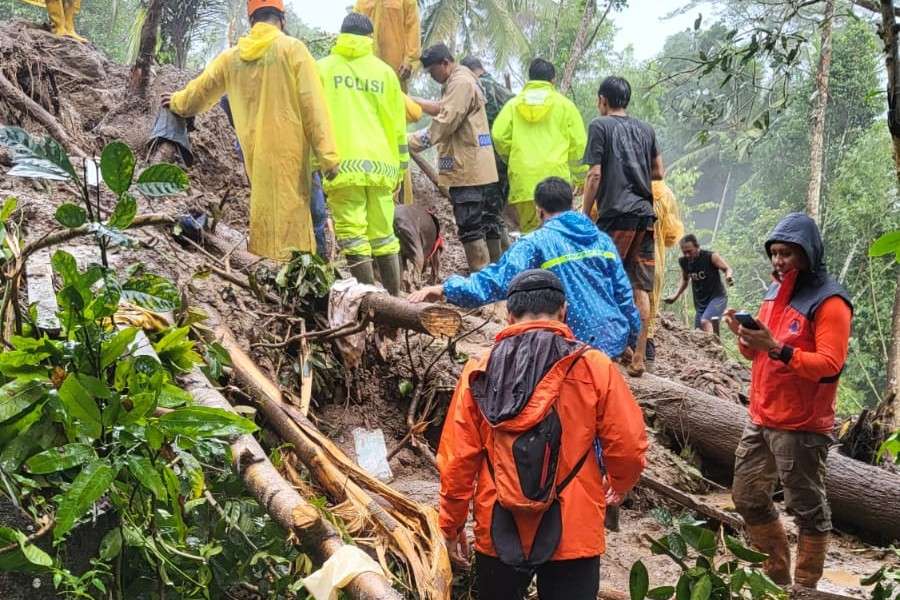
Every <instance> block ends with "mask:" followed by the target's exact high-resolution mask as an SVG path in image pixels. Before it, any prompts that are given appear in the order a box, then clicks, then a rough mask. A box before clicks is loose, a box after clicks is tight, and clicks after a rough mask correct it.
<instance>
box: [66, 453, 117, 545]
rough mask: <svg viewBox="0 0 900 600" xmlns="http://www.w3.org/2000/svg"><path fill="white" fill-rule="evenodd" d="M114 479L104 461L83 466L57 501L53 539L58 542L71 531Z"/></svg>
mask: <svg viewBox="0 0 900 600" xmlns="http://www.w3.org/2000/svg"><path fill="white" fill-rule="evenodd" d="M115 478H116V470H115V469H113V467H112V465H110V464H109V463H108V462H106V461H96V462H92V463H89V464H88V465H87V466H85V467H84V469H83V470H82V471H81V473H79V474H78V477H76V478H75V481H73V482H72V485H70V486H69V489H67V490H66V491H65V493H64V494H63V496H62V498H61V499H60V501H59V506H58V508H57V510H56V527H54V528H53V539H54V540H60V539H62V538H63V536H65V535H66V534H67V533H68V532H69V531H71V529H72V527H74V526H75V522H76V521H77V520H78V519H80V518H81V517H82V516H84V514H85V513H86V512H87V511H88V510H90V508H91V506H93V504H94V502H96V501H97V500H98V499H99V498H100V497H101V496H102V495H103V494H105V493H106V491H107V490H108V489H109V486H110V485H111V484H112V482H113V480H114V479H115Z"/></svg>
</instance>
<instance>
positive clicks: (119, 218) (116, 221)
mask: <svg viewBox="0 0 900 600" xmlns="http://www.w3.org/2000/svg"><path fill="white" fill-rule="evenodd" d="M137 211H138V205H137V200H136V199H135V197H134V196H132V195H131V194H124V195H123V196H122V197H121V198H120V199H119V202H118V203H117V204H116V208H115V209H114V210H113V214H112V215H110V217H109V220H108V221H107V222H106V224H107V225H108V226H109V227H111V228H113V229H128V228H129V227H130V226H131V223H132V222H133V221H134V218H135V217H136V216H137Z"/></svg>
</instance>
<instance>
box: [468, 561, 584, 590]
mask: <svg viewBox="0 0 900 600" xmlns="http://www.w3.org/2000/svg"><path fill="white" fill-rule="evenodd" d="M535 575H536V576H537V589H538V598H540V600H596V599H597V593H598V592H599V591H600V557H599V556H595V557H593V558H580V559H576V560H558V561H551V562H548V563H546V564H544V565H541V566H540V567H538V568H537V569H536V570H535V571H534V572H532V573H529V572H522V571H517V570H516V569H514V568H513V567H510V566H509V565H505V564H503V563H502V562H500V560H499V559H497V558H494V557H493V556H487V555H486V554H481V553H480V552H476V553H475V580H476V585H477V586H478V597H479V598H486V599H487V598H490V599H492V600H493V599H494V598H496V599H497V600H500V599H501V598H502V599H503V600H523V598H525V595H526V593H527V592H528V586H529V585H531V581H532V579H534V577H535Z"/></svg>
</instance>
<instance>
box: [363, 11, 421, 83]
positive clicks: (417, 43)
mask: <svg viewBox="0 0 900 600" xmlns="http://www.w3.org/2000/svg"><path fill="white" fill-rule="evenodd" d="M353 10H354V11H356V12H358V13H362V14H364V15H366V16H367V17H369V19H371V20H372V25H373V26H374V27H375V46H376V48H375V53H376V54H377V55H378V58H380V59H381V60H383V61H384V62H386V63H387V64H389V65H391V68H392V69H394V71H397V70H398V69H399V68H400V67H401V66H402V65H409V66H410V68H412V67H413V65H415V64H416V63H417V62H418V61H419V57H420V56H421V54H422V39H421V32H420V25H419V4H418V0H358V1H357V3H356V7H355V8H354V9H353Z"/></svg>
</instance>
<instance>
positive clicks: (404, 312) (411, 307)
mask: <svg viewBox="0 0 900 600" xmlns="http://www.w3.org/2000/svg"><path fill="white" fill-rule="evenodd" d="M360 314H368V315H369V318H370V320H371V321H372V322H373V323H377V324H379V325H386V326H388V327H396V328H398V329H408V330H410V331H417V332H419V333H427V334H428V335H432V336H434V337H453V336H455V335H456V334H457V333H459V330H460V329H462V315H460V314H459V313H458V312H457V311H455V310H453V309H452V308H450V307H449V306H444V305H441V304H413V303H411V302H407V301H406V300H403V299H402V298H395V297H393V296H388V295H387V294H369V295H368V296H367V297H366V299H365V300H363V303H362V306H361V307H360Z"/></svg>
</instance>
